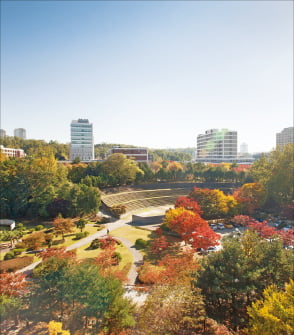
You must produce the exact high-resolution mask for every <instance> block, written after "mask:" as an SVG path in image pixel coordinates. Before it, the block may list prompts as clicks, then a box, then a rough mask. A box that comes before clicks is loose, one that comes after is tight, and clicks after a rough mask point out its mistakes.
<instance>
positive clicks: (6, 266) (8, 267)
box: [0, 256, 34, 273]
mask: <svg viewBox="0 0 294 335" xmlns="http://www.w3.org/2000/svg"><path fill="white" fill-rule="evenodd" d="M33 260H34V257H33V256H24V257H18V258H14V259H9V260H5V261H1V262H0V273H2V272H4V271H6V272H14V271H17V270H20V269H22V268H24V267H25V266H28V265H30V264H32V263H33Z"/></svg>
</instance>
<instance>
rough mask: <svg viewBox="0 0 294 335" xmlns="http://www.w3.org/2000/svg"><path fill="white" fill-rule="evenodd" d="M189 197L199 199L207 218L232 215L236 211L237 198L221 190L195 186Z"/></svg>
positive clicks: (198, 201) (204, 215)
mask: <svg viewBox="0 0 294 335" xmlns="http://www.w3.org/2000/svg"><path fill="white" fill-rule="evenodd" d="M188 197H189V198H191V199H194V200H195V201H197V203H198V204H199V205H200V207H201V210H202V211H203V217H204V218H205V219H207V220H208V219H216V218H222V217H226V216H230V215H233V214H234V213H235V212H236V207H237V202H236V200H235V199H234V198H233V197H232V196H229V195H225V194H224V193H223V192H222V191H220V190H216V189H215V190H210V189H207V188H204V189H201V188H197V187H195V188H194V189H193V191H192V192H190V193H189V196H188Z"/></svg>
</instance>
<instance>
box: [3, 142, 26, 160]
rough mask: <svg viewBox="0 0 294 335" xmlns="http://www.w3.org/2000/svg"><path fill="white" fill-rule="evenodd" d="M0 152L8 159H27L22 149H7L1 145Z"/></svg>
mask: <svg viewBox="0 0 294 335" xmlns="http://www.w3.org/2000/svg"><path fill="white" fill-rule="evenodd" d="M0 151H1V152H2V153H3V154H4V155H5V156H6V157H19V158H22V157H25V156H26V154H25V152H24V150H22V149H13V148H5V147H4V146H3V145H0Z"/></svg>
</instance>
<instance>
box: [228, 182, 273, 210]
mask: <svg viewBox="0 0 294 335" xmlns="http://www.w3.org/2000/svg"><path fill="white" fill-rule="evenodd" d="M233 196H234V198H235V199H236V200H237V201H238V203H239V206H240V209H241V213H248V214H253V213H254V211H255V210H256V209H258V208H261V207H262V206H263V204H264V203H265V200H266V197H267V192H266V190H265V189H264V187H263V185H262V184H260V183H248V184H244V185H242V186H241V187H240V188H239V189H238V190H237V191H235V192H234V194H233Z"/></svg>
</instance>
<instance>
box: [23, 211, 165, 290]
mask: <svg viewBox="0 0 294 335" xmlns="http://www.w3.org/2000/svg"><path fill="white" fill-rule="evenodd" d="M165 207H166V206H165ZM165 207H164V206H161V207H158V208H152V209H150V210H149V209H145V210H144V211H143V212H142V210H138V211H134V212H128V213H127V214H125V215H124V216H123V217H122V219H119V220H116V221H113V222H109V223H107V224H105V228H104V229H102V230H100V231H98V232H97V233H95V234H93V235H90V236H87V237H85V238H83V239H82V240H79V241H78V242H76V243H73V244H72V245H70V246H69V247H67V248H66V250H73V249H77V248H80V247H82V246H84V245H85V244H88V243H91V242H92V241H93V240H94V239H95V238H101V237H105V236H106V235H107V229H108V230H109V232H111V231H112V230H114V229H116V228H119V227H123V226H125V225H127V224H129V223H131V221H132V214H135V213H137V214H138V213H140V214H145V215H148V214H149V215H150V214H151V215H157V214H158V213H160V212H163V213H164V212H165V210H166V208H165ZM113 237H115V238H117V239H118V240H120V241H121V242H122V243H123V244H124V245H125V246H126V248H127V249H128V250H129V252H130V253H131V254H132V256H133V264H132V267H131V269H130V271H129V273H128V285H134V284H135V282H136V278H137V275H138V273H137V271H136V268H137V266H138V265H140V264H142V262H143V257H142V254H141V253H140V252H139V251H138V250H136V249H135V246H134V244H133V243H132V242H131V241H129V240H128V239H126V238H121V237H116V236H113ZM40 263H41V261H38V262H35V263H33V264H30V265H28V266H26V267H25V268H23V269H21V270H19V271H17V272H23V273H25V274H30V273H31V272H32V270H33V269H34V268H35V267H36V266H37V265H38V264H40Z"/></svg>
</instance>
